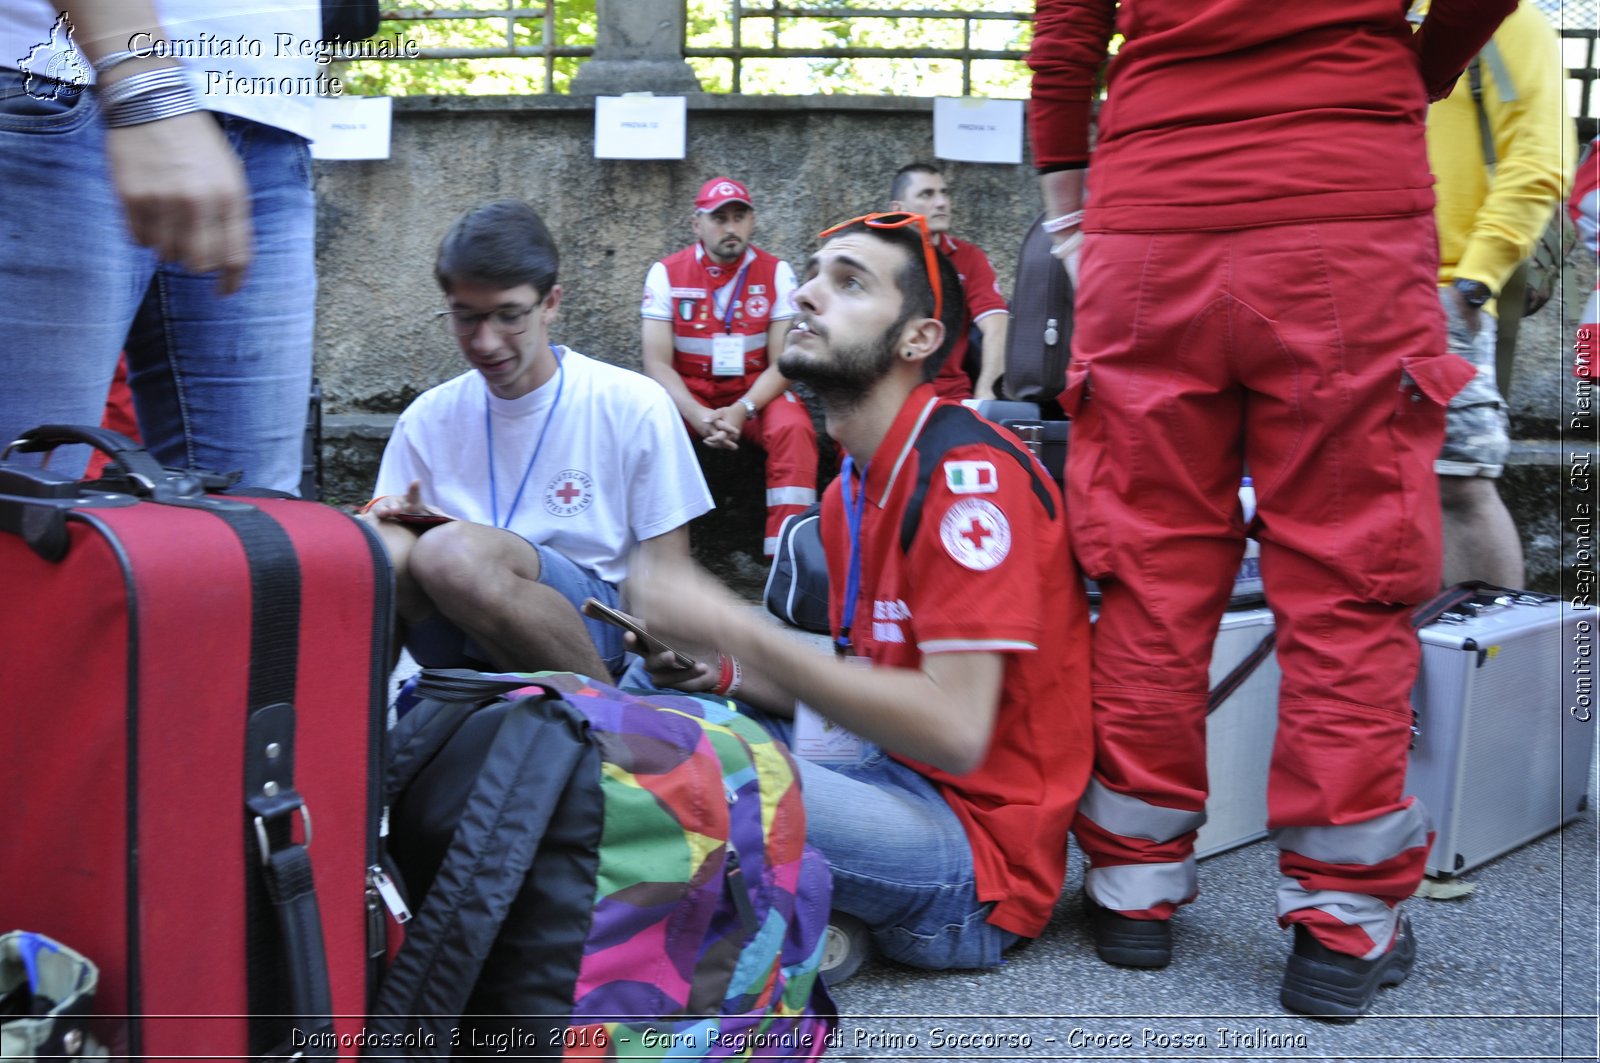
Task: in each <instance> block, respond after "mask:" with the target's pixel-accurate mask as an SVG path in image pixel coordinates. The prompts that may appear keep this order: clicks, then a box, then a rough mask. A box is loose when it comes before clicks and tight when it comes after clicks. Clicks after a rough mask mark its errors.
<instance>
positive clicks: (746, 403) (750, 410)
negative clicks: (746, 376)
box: [739, 396, 756, 417]
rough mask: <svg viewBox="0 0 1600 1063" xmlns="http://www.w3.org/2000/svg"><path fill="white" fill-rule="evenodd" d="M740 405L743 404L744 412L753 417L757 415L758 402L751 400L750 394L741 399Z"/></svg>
mask: <svg viewBox="0 0 1600 1063" xmlns="http://www.w3.org/2000/svg"><path fill="white" fill-rule="evenodd" d="M739 405H740V406H743V407H744V412H745V413H747V414H749V415H750V416H751V417H754V416H755V415H756V404H755V403H753V402H751V401H750V398H749V396H746V397H744V398H742V399H740V400H739Z"/></svg>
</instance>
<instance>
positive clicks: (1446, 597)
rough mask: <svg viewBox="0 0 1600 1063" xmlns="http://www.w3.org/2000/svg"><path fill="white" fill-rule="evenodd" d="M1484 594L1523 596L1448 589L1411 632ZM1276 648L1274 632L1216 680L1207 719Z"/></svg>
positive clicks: (1468, 587)
mask: <svg viewBox="0 0 1600 1063" xmlns="http://www.w3.org/2000/svg"><path fill="white" fill-rule="evenodd" d="M1484 591H1503V592H1505V593H1507V594H1518V593H1520V592H1518V591H1513V590H1508V589H1507V588H1505V587H1496V586H1494V585H1492V584H1488V583H1481V582H1477V581H1470V582H1467V583H1457V584H1456V585H1455V586H1453V587H1446V588H1445V589H1444V590H1442V591H1440V592H1439V593H1438V594H1436V595H1434V596H1433V597H1432V598H1429V599H1428V600H1427V601H1425V602H1423V603H1422V604H1421V605H1419V606H1417V607H1416V608H1415V609H1414V610H1412V612H1411V628H1412V630H1413V631H1416V630H1420V629H1422V628H1424V627H1427V626H1428V625H1429V624H1431V623H1433V622H1434V621H1435V620H1437V619H1439V618H1440V617H1441V616H1443V615H1444V614H1445V613H1447V612H1449V611H1450V610H1451V609H1454V608H1455V607H1456V606H1458V605H1460V604H1462V603H1463V602H1468V601H1471V600H1472V599H1473V598H1475V597H1476V596H1477V595H1479V594H1481V593H1483V592H1484ZM1277 644H1278V633H1277V631H1276V630H1273V631H1269V632H1267V633H1266V634H1265V635H1263V636H1261V641H1260V642H1258V643H1256V647H1255V649H1253V650H1251V651H1250V652H1249V653H1247V654H1246V655H1245V657H1244V659H1243V660H1242V661H1240V662H1239V663H1238V664H1236V665H1234V666H1233V670H1232V671H1230V672H1229V673H1228V674H1227V675H1225V676H1223V677H1222V678H1221V679H1219V680H1217V685H1216V686H1214V687H1212V688H1211V693H1210V694H1208V695H1207V696H1206V715H1207V716H1209V715H1211V714H1212V713H1213V712H1216V711H1217V710H1218V709H1219V708H1221V707H1222V704H1223V702H1225V701H1227V700H1228V699H1229V698H1230V697H1232V696H1233V695H1234V692H1235V691H1237V690H1238V689H1239V688H1240V687H1242V686H1244V683H1245V680H1247V679H1249V678H1250V676H1251V674H1253V673H1254V672H1255V670H1256V669H1257V668H1259V667H1260V666H1261V662H1262V661H1264V660H1266V659H1267V657H1268V656H1270V655H1271V653H1272V651H1273V649H1274V648H1275V647H1276V646H1277Z"/></svg>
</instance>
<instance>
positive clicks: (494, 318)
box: [433, 303, 539, 339]
mask: <svg viewBox="0 0 1600 1063" xmlns="http://www.w3.org/2000/svg"><path fill="white" fill-rule="evenodd" d="M538 308H539V304H537V303H535V304H534V305H533V306H525V307H522V308H521V309H511V308H507V307H502V308H500V309H498V310H490V311H487V312H486V313H478V312H476V311H473V310H440V311H439V312H438V313H436V314H434V315H433V316H434V320H436V321H439V322H441V323H442V324H443V325H444V327H445V328H447V329H449V330H450V334H451V335H452V336H455V337H457V338H459V339H466V338H467V337H468V336H474V335H476V334H477V332H478V326H480V325H482V324H483V323H484V322H485V321H487V322H488V323H489V327H490V328H492V329H493V330H494V331H495V332H497V333H499V334H500V335H502V336H520V335H522V334H523V333H524V332H527V331H528V315H529V314H531V313H533V312H534V311H535V310H537V309H538Z"/></svg>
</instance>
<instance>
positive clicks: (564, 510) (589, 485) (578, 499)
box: [544, 469, 594, 517]
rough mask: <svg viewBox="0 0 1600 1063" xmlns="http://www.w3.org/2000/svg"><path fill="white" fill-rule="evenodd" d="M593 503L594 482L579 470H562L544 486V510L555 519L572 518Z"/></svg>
mask: <svg viewBox="0 0 1600 1063" xmlns="http://www.w3.org/2000/svg"><path fill="white" fill-rule="evenodd" d="M593 503H594V481H593V480H592V479H590V478H589V474H588V473H586V472H583V471H581V470H579V469H562V470H561V471H560V472H558V473H556V474H555V476H554V477H552V478H551V479H550V482H549V483H547V484H545V488H544V508H545V509H546V511H548V512H550V513H552V514H554V515H555V516H557V517H572V516H576V515H577V514H579V513H582V512H583V511H584V510H586V509H588V508H589V507H590V505H592V504H593Z"/></svg>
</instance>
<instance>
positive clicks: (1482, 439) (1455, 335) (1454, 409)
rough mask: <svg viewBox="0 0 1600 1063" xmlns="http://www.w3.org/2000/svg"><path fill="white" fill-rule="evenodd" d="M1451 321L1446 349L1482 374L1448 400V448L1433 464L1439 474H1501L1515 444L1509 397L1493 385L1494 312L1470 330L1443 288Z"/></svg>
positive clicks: (1445, 419) (1495, 327)
mask: <svg viewBox="0 0 1600 1063" xmlns="http://www.w3.org/2000/svg"><path fill="white" fill-rule="evenodd" d="M1439 300H1440V302H1442V303H1443V304H1444V314H1445V320H1446V323H1447V326H1448V333H1449V339H1448V344H1447V345H1448V348H1449V351H1450V353H1451V354H1459V355H1460V356H1461V357H1463V358H1465V359H1466V360H1467V361H1469V362H1471V363H1472V364H1473V365H1474V366H1476V367H1477V369H1478V375H1477V376H1475V377H1473V378H1472V379H1471V380H1470V381H1468V382H1467V386H1466V387H1464V388H1462V389H1461V391H1460V392H1458V393H1457V394H1456V397H1455V398H1453V399H1451V400H1450V406H1449V408H1448V409H1446V410H1445V417H1444V449H1443V450H1441V451H1440V452H1439V459H1438V460H1437V461H1435V462H1434V463H1433V470H1434V471H1435V472H1437V473H1438V474H1439V475H1440V476H1491V477H1493V476H1499V475H1500V471H1501V469H1502V468H1504V466H1505V460H1506V452H1507V451H1508V450H1510V449H1511V436H1510V417H1509V415H1508V414H1507V408H1506V400H1505V399H1503V398H1501V397H1500V389H1499V388H1497V387H1496V386H1495V368H1494V357H1495V334H1496V331H1497V324H1496V322H1495V319H1494V316H1493V315H1492V314H1488V313H1485V314H1483V315H1481V317H1482V320H1481V321H1480V324H1479V328H1478V334H1477V335H1476V336H1471V335H1469V334H1468V332H1467V326H1466V322H1464V321H1462V320H1461V315H1460V314H1458V313H1457V312H1456V306H1455V300H1454V299H1453V298H1452V297H1451V293H1450V289H1448V288H1440V289H1439Z"/></svg>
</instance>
